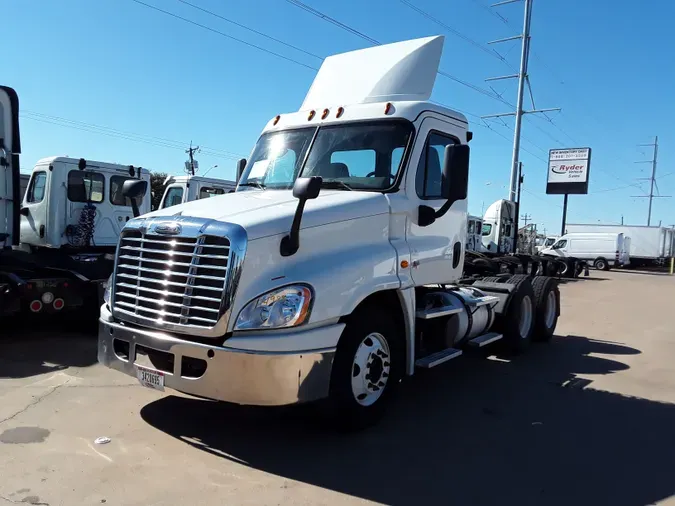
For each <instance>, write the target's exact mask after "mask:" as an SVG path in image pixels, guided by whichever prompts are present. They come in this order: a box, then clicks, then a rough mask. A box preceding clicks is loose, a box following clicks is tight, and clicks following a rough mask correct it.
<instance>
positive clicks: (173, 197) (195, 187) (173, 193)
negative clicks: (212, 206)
mask: <svg viewBox="0 0 675 506" xmlns="http://www.w3.org/2000/svg"><path fill="white" fill-rule="evenodd" d="M164 187H165V189H164V195H163V196H162V200H161V201H160V204H159V209H164V208H167V207H171V206H175V205H178V204H184V203H185V202H192V201H193V200H201V199H208V198H212V197H217V196H219V195H225V194H226V193H231V192H233V191H234V190H235V189H236V188H237V182H236V181H228V180H227V179H218V178H213V177H204V176H169V177H167V178H166V180H165V181H164Z"/></svg>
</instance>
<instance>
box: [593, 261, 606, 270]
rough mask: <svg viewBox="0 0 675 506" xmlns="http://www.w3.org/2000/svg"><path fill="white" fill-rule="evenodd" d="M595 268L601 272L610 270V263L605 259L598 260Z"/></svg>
mask: <svg viewBox="0 0 675 506" xmlns="http://www.w3.org/2000/svg"><path fill="white" fill-rule="evenodd" d="M593 266H594V267H595V268H596V269H597V270H599V271H608V270H609V263H608V262H607V260H605V259H604V258H597V259H596V260H595V263H594V264H593Z"/></svg>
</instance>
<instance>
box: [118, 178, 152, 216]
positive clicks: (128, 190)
mask: <svg viewBox="0 0 675 506" xmlns="http://www.w3.org/2000/svg"><path fill="white" fill-rule="evenodd" d="M147 191H148V182H147V181H143V180H142V179H127V180H126V181H125V182H124V184H123V185H122V196H123V197H125V198H127V199H129V200H130V201H131V209H132V210H133V212H134V218H135V217H136V216H140V214H141V212H140V210H139V209H138V204H137V203H136V199H142V198H143V197H145V194H146V193H147Z"/></svg>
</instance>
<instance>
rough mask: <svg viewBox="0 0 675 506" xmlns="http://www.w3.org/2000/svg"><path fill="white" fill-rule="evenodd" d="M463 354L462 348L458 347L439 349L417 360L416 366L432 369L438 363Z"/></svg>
mask: <svg viewBox="0 0 675 506" xmlns="http://www.w3.org/2000/svg"><path fill="white" fill-rule="evenodd" d="M461 354H462V350H458V349H456V348H446V349H445V350H441V351H437V352H436V353H432V354H431V355H427V356H426V357H422V358H420V359H417V360H415V366H416V367H420V368H422V369H431V368H432V367H436V366H437V365H441V364H442V363H443V362H447V361H448V360H452V359H453V358H457V357H459V356H460V355H461Z"/></svg>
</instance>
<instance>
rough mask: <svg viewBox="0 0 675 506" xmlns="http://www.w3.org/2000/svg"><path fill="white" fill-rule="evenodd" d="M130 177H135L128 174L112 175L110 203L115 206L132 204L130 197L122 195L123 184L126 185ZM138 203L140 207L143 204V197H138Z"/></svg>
mask: <svg viewBox="0 0 675 506" xmlns="http://www.w3.org/2000/svg"><path fill="white" fill-rule="evenodd" d="M128 179H135V178H133V177H128V176H112V177H111V178H110V195H109V198H110V203H111V204H112V205H114V206H127V207H130V206H131V202H130V201H129V199H128V198H125V197H124V195H122V186H124V182H125V181H126V180H128ZM135 200H136V205H138V206H139V207H140V206H141V203H142V202H143V198H142V197H137V198H136V199H135Z"/></svg>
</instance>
